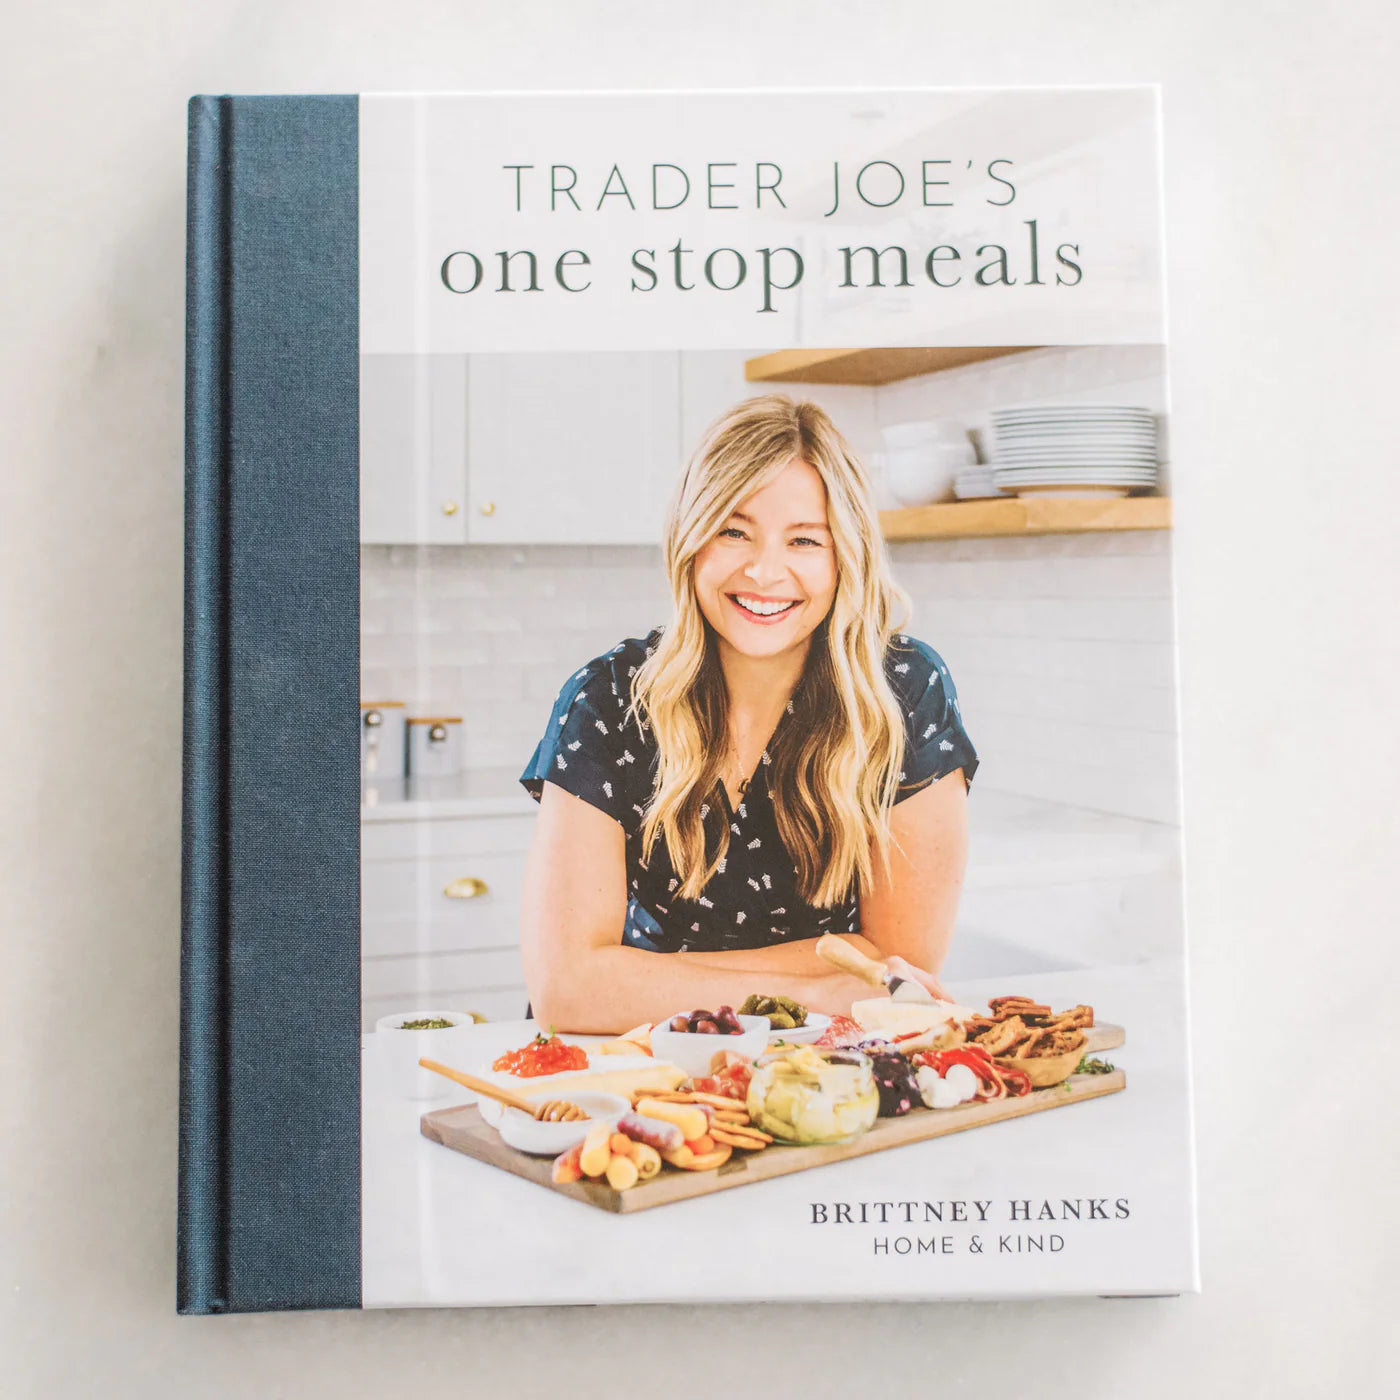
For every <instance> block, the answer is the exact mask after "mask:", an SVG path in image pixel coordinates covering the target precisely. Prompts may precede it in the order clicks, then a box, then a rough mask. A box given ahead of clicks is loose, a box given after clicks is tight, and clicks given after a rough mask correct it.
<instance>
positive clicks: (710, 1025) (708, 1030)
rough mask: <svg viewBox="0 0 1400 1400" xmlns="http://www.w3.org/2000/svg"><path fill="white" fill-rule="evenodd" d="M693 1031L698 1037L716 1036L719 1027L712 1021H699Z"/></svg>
mask: <svg viewBox="0 0 1400 1400" xmlns="http://www.w3.org/2000/svg"><path fill="white" fill-rule="evenodd" d="M695 1030H696V1032H697V1034H699V1035H718V1034H719V1027H718V1026H717V1025H715V1023H714V1022H713V1021H701V1022H700V1023H699V1024H698V1025H697V1026H696V1027H695Z"/></svg>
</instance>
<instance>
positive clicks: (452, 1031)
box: [374, 1011, 484, 1099]
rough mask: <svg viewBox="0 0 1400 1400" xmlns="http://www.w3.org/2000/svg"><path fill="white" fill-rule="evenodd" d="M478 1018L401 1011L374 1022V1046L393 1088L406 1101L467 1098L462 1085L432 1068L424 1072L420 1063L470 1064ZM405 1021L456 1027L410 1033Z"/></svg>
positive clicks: (470, 1014) (454, 1013)
mask: <svg viewBox="0 0 1400 1400" xmlns="http://www.w3.org/2000/svg"><path fill="white" fill-rule="evenodd" d="M478 1019H479V1018H478V1016H477V1013H476V1012H475V1011H400V1012H397V1013H396V1014H395V1015H393V1016H381V1017H380V1018H379V1019H378V1020H377V1021H376V1022H375V1023H374V1043H375V1045H376V1047H377V1048H378V1052H379V1060H380V1063H381V1064H382V1065H383V1066H384V1075H385V1078H386V1079H387V1080H388V1081H389V1087H390V1088H391V1089H392V1090H393V1091H394V1093H396V1094H397V1095H398V1096H399V1097H400V1098H404V1099H441V1098H446V1097H447V1095H448V1094H452V1093H456V1094H458V1095H461V1096H463V1097H464V1098H465V1096H466V1094H467V1091H466V1090H465V1089H463V1088H462V1087H461V1086H460V1085H458V1084H454V1083H453V1082H452V1081H451V1080H450V1079H444V1078H443V1076H442V1075H440V1074H434V1073H433V1072H432V1070H430V1069H423V1068H422V1066H420V1065H419V1063H418V1061H419V1060H420V1059H424V1060H437V1061H438V1062H439V1063H441V1064H445V1065H464V1064H470V1063H471V1061H472V1059H473V1054H472V1045H473V1043H474V1038H475V1036H476V1034H477V1025H478ZM480 1019H484V1018H480ZM405 1021H451V1022H452V1024H451V1026H448V1027H444V1028H442V1029H441V1030H432V1031H406V1030H404V1029H403V1023H404V1022H405Z"/></svg>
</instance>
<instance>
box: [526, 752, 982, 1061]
mask: <svg viewBox="0 0 1400 1400" xmlns="http://www.w3.org/2000/svg"><path fill="white" fill-rule="evenodd" d="M891 820H892V825H893V829H894V836H895V848H894V849H893V850H892V851H891V852H890V859H889V864H888V868H887V869H881V868H880V864H879V862H877V866H876V876H875V880H874V883H873V885H872V888H870V889H869V890H866V891H864V892H863V893H862V895H861V932H860V933H859V934H848V935H845V937H846V938H847V939H848V941H849V942H851V943H852V944H854V945H855V946H856V947H857V948H859V949H860V950H861V951H862V952H864V953H866V954H868V955H869V956H871V957H873V958H883V959H886V960H894V962H895V966H896V970H897V971H899V972H901V973H902V974H903V975H905V976H908V975H910V974H912V975H914V976H916V977H917V978H918V979H919V980H920V981H923V982H924V983H925V985H927V986H928V987H929V988H930V989H931V990H934V991H935V992H937V991H939V990H940V989H939V987H938V983H937V980H936V974H937V971H938V968H939V967H940V966H941V964H942V962H943V958H944V956H945V954H946V953H947V950H948V943H949V940H950V939H951V937H952V932H953V920H954V917H955V915H956V913H957V907H958V898H959V895H960V894H961V891H962V880H963V870H964V867H965V865H966V863H967V785H966V783H965V782H964V780H963V776H962V772H961V770H958V771H957V772H954V773H950V774H948V775H947V776H946V777H944V778H941V779H940V780H939V781H938V782H935V783H930V784H929V786H928V787H926V788H924V789H923V790H922V791H920V792H918V793H916V794H915V795H914V796H913V797H910V798H908V799H907V800H906V801H904V802H901V803H899V804H898V805H897V806H896V807H895V809H894V812H893V814H892V819H891ZM626 907H627V869H626V844H625V837H624V835H623V831H622V828H621V827H620V826H619V825H618V824H617V822H615V821H614V820H613V819H612V818H611V817H609V816H607V815H606V814H605V813H603V812H600V811H599V810H598V809H597V808H596V807H593V806H590V805H589V804H588V803H587V802H584V801H583V800H582V799H581V798H577V797H574V796H573V795H572V794H571V793H568V792H565V791H564V790H563V789H562V788H559V787H556V786H555V785H554V784H553V783H546V784H545V785H544V792H543V795H542V797H541V801H540V813H539V819H538V821H537V823H536V826H535V834H534V839H533V841H532V843H531V847H530V856H529V861H528V863H527V866H526V875H525V898H524V907H523V922H522V945H523V953H524V960H525V980H526V984H527V986H528V988H529V992H530V1001H531V1004H532V1007H533V1009H534V1015H535V1019H536V1020H537V1021H539V1022H540V1023H541V1024H542V1025H553V1026H555V1027H557V1028H558V1029H559V1030H567V1031H574V1032H579V1033H584V1032H594V1033H600V1034H615V1033H617V1032H619V1031H622V1030H625V1029H627V1028H628V1027H629V1026H634V1025H637V1024H638V1023H639V1022H642V1021H656V1020H659V1019H660V1018H661V1017H663V1016H668V1015H671V1014H673V1013H674V1012H676V1011H678V1010H685V1009H689V1008H690V1007H694V1006H710V1005H718V1004H720V1003H724V1002H728V1003H729V1004H731V1005H737V1004H738V1003H739V1002H740V1001H742V1000H743V998H744V997H746V996H747V995H748V994H749V993H750V992H753V991H761V992H766V993H769V994H772V993H783V994H785V995H787V996H792V997H795V998H796V999H797V1000H798V1001H801V1002H803V1003H804V1004H805V1005H807V1006H810V1007H812V1008H813V1009H814V1010H817V1011H822V1012H827V1013H829V1014H832V1013H841V1014H845V1013H846V1012H848V1011H849V1010H850V1005H851V1002H852V1001H854V1000H856V999H857V998H859V997H862V996H869V995H871V994H872V992H871V988H870V987H869V986H868V985H867V984H866V983H864V982H861V981H859V980H858V979H856V978H853V977H849V976H847V975H846V974H845V973H841V972H838V971H836V970H835V969H833V968H832V967H830V966H829V964H827V963H825V962H823V961H822V960H821V959H820V958H818V957H817V955H816V952H815V951H814V950H815V946H816V940H815V939H803V940H800V941H797V942H793V943H782V944H776V945H774V946H773V947H769V948H748V949H736V950H734V951H732V952H696V953H667V954H658V953H650V952H647V951H645V950H643V949H640V948H626V947H623V945H622V927H623V920H624V915H625V910H626ZM758 979H761V985H760V984H759V981H758Z"/></svg>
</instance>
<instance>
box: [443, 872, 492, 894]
mask: <svg viewBox="0 0 1400 1400" xmlns="http://www.w3.org/2000/svg"><path fill="white" fill-rule="evenodd" d="M489 893H490V889H489V888H488V886H487V884H486V881H485V880H478V879H477V878H476V876H475V875H463V876H462V878H461V879H460V880H453V881H452V882H451V883H450V884H448V885H447V886H446V888H445V889H444V890H443V894H445V895H446V896H447V897H448V899H475V898H476V897H477V896H478V895H483V894H489Z"/></svg>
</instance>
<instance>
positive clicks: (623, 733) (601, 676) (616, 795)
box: [520, 643, 651, 836]
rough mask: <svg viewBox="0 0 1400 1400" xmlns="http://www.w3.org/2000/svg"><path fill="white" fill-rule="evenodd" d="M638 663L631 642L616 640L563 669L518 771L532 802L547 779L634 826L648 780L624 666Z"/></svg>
mask: <svg viewBox="0 0 1400 1400" xmlns="http://www.w3.org/2000/svg"><path fill="white" fill-rule="evenodd" d="M636 645H640V644H636ZM642 656H643V657H644V656H645V652H643V653H642ZM638 664H639V661H638V660H637V659H634V658H632V656H631V644H629V643H622V644H621V645H620V646H619V647H618V648H617V649H616V650H615V651H613V652H610V653H609V654H608V655H607V656H604V657H599V658H598V659H597V660H595V661H590V662H589V663H588V665H586V666H584V667H583V668H581V669H580V670H579V671H577V672H575V674H574V675H572V676H570V678H569V679H568V680H567V681H566V682H565V683H564V686H563V688H562V689H561V690H560V692H559V698H558V699H557V700H556V701H555V702H554V708H553V709H552V710H551V711H550V714H549V719H548V721H547V723H546V725H545V732H544V735H543V737H542V738H541V739H540V742H539V743H538V744H537V745H536V746H535V752H534V754H533V756H532V757H531V759H530V762H529V763H528V764H527V765H526V768H525V771H524V772H523V773H522V774H521V775H520V781H521V783H522V785H523V786H524V788H525V790H526V791H527V792H528V793H529V794H530V795H531V796H532V797H533V798H534V799H535V800H536V801H537V802H538V801H539V799H540V795H541V794H542V793H543V791H544V785H545V783H546V782H550V783H553V784H554V785H555V786H556V787H561V788H563V789H564V791H565V792H569V793H572V794H573V795H574V796H575V797H578V798H582V799H583V801H585V802H587V803H588V804H589V805H590V806H593V807H596V808H598V810H599V811H600V812H606V813H607V815H608V816H610V817H611V818H612V819H613V820H614V821H616V822H618V823H619V824H620V825H621V826H622V828H623V829H624V830H625V831H626V832H627V834H628V835H629V836H630V835H632V834H634V833H635V832H636V831H637V830H638V829H639V828H640V826H641V819H642V813H643V811H644V809H645V799H646V795H647V794H648V793H649V792H650V787H651V765H650V762H649V761H648V758H647V751H646V747H645V743H644V736H643V735H642V733H641V731H640V730H639V729H638V727H637V723H636V721H635V720H630V721H629V719H628V715H627V707H628V697H629V696H630V673H631V672H634V671H635V669H636V666H637V665H638ZM629 668H630V670H629Z"/></svg>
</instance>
